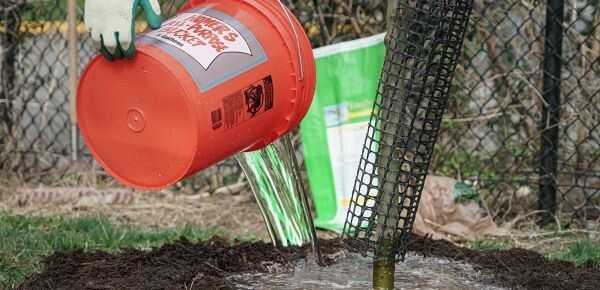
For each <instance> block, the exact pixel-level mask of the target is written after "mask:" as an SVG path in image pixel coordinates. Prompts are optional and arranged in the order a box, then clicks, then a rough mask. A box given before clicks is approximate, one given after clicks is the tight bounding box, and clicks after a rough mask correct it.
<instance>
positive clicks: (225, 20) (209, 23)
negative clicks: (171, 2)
mask: <svg viewBox="0 0 600 290" xmlns="http://www.w3.org/2000/svg"><path fill="white" fill-rule="evenodd" d="M138 40H139V41H140V42H143V43H148V44H152V45H154V46H156V47H159V48H161V49H163V50H164V51H166V52H167V53H169V54H171V55H172V56H174V57H175V58H177V60H179V62H180V63H181V64H182V65H184V66H185V67H186V69H187V70H188V72H189V73H190V74H191V75H192V76H193V77H194V79H195V80H196V83H197V84H198V86H199V87H200V89H201V90H202V91H207V90H209V89H211V88H213V87H216V86H218V85H220V84H222V83H224V82H226V81H228V80H230V79H232V78H234V77H236V76H238V75H240V74H242V73H244V72H246V71H248V70H250V69H252V68H254V67H256V66H258V65H260V64H261V63H263V62H265V61H266V60H267V57H266V54H265V52H264V50H263V48H262V46H261V45H260V43H259V42H258V41H257V40H256V38H255V37H254V35H253V34H252V33H251V32H250V30H248V28H246V26H244V25H243V24H242V23H240V22H239V21H237V20H236V19H234V18H233V17H231V16H229V15H227V14H225V13H223V12H220V11H217V10H213V9H207V8H195V9H190V10H188V11H186V12H185V13H181V14H179V15H177V16H175V17H173V18H171V19H169V20H167V21H165V22H164V23H163V25H162V26H161V27H160V28H159V29H157V30H154V31H149V32H147V33H146V34H144V35H142V36H140V37H139V38H138Z"/></svg>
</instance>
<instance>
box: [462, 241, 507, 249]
mask: <svg viewBox="0 0 600 290" xmlns="http://www.w3.org/2000/svg"><path fill="white" fill-rule="evenodd" d="M509 248H510V245H509V244H507V243H505V242H502V241H486V240H481V239H478V240H476V241H474V242H472V243H470V244H469V249H471V250H475V251H482V250H507V249H509Z"/></svg>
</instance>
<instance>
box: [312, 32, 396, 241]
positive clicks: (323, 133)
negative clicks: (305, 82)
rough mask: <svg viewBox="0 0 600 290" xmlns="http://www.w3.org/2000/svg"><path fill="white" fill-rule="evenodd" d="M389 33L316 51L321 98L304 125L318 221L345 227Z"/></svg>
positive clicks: (321, 224)
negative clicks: (386, 37)
mask: <svg viewBox="0 0 600 290" xmlns="http://www.w3.org/2000/svg"><path fill="white" fill-rule="evenodd" d="M384 36H385V35H384V34H378V35H375V36H371V37H368V38H362V39H358V40H354V41H349V42H343V43H338V44H334V45H330V46H326V47H321V48H318V49H315V50H314V54H315V59H316V65H317V88H316V93H315V100H314V101H313V104H312V106H311V108H310V110H309V112H308V114H307V116H306V118H305V119H304V121H303V122H302V123H301V125H300V128H301V130H300V132H301V135H302V144H303V151H304V159H305V162H306V168H307V171H308V180H309V184H310V189H311V191H312V194H313V201H314V206H315V209H316V211H317V219H316V221H315V226H317V227H319V228H322V229H328V230H333V231H337V232H341V231H342V228H343V226H344V221H345V220H346V212H347V210H348V205H349V203H350V198H351V195H352V188H353V186H354V180H355V178H356V172H357V168H358V162H359V160H360V155H361V150H362V148H363V143H364V139H365V135H366V132H367V128H368V124H369V119H370V117H371V111H372V109H373V101H374V99H375V95H376V92H377V86H378V83H379V75H380V74H381V68H382V66H383V60H384V57H385V46H384V42H383V41H384Z"/></svg>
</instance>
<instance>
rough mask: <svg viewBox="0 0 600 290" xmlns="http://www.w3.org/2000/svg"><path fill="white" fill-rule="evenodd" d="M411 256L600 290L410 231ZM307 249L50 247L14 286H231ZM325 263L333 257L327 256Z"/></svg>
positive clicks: (219, 243) (529, 259)
mask: <svg viewBox="0 0 600 290" xmlns="http://www.w3.org/2000/svg"><path fill="white" fill-rule="evenodd" d="M321 244H322V245H323V249H324V253H325V254H326V255H327V256H328V257H336V256H340V255H336V253H337V252H339V251H342V250H343V249H341V247H340V246H339V240H323V241H321ZM409 250H410V251H412V252H413V253H412V254H418V255H424V256H435V257H442V258H447V259H451V260H456V261H461V262H468V263H472V264H473V265H474V266H475V268H476V269H478V270H481V271H482V272H483V273H485V274H490V275H489V276H488V275H484V276H487V277H492V278H486V279H489V281H483V282H486V283H489V284H492V285H497V286H504V287H510V288H525V289H600V268H597V267H596V266H594V265H592V264H591V263H586V264H584V265H582V266H580V267H576V266H575V265H574V264H572V263H570V262H565V261H551V260H548V259H546V258H545V257H543V256H542V255H540V254H538V253H536V252H533V251H529V250H523V249H512V250H506V251H498V250H490V251H472V250H469V249H465V248H461V247H458V246H455V245H453V244H451V243H448V242H445V241H439V240H431V239H428V238H424V237H413V238H412V240H411V244H410V246H409ZM308 252H309V249H307V248H275V247H273V246H272V245H271V244H269V243H238V244H234V245H229V244H228V243H227V242H226V241H224V240H222V239H219V238H214V239H212V240H210V241H205V242H199V243H198V244H196V245H193V244H190V243H189V242H188V241H187V240H185V239H181V240H179V241H177V242H175V243H173V244H169V245H165V246H162V247H160V248H157V249H154V250H152V251H140V250H136V249H126V250H124V251H122V252H121V253H118V254H107V253H84V252H83V251H81V250H74V251H69V252H63V253H56V254H54V255H52V256H50V257H48V258H47V259H46V260H45V262H44V270H43V272H42V273H39V274H35V275H34V276H32V277H30V278H29V279H28V280H27V281H26V282H25V283H24V284H22V285H21V286H20V287H19V289H40V288H60V289H65V288H66V289H113V288H118V289H125V288H138V289H139V288H144V289H157V288H161V289H164V288H182V289H231V288H232V285H231V284H230V283H229V282H228V280H227V279H226V277H227V276H228V275H231V274H236V273H247V272H273V271H277V269H279V270H281V269H282V268H286V267H290V266H292V265H294V263H295V262H297V261H299V260H300V259H304V258H306V257H307V255H308ZM329 263H335V260H334V258H332V260H330V261H329Z"/></svg>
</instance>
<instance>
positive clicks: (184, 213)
mask: <svg viewBox="0 0 600 290" xmlns="http://www.w3.org/2000/svg"><path fill="white" fill-rule="evenodd" d="M1 192H4V194H2V193H1ZM110 195H116V196H117V197H118V198H117V199H120V200H116V201H114V202H106V196H110ZM124 196H126V197H124ZM24 200H26V202H24ZM0 211H10V212H12V213H13V214H23V215H34V216H63V217H67V218H76V217H90V216H91V217H95V216H99V217H106V218H108V219H110V220H111V221H113V222H114V223H115V224H117V225H122V226H131V227H134V228H140V229H145V230H166V229H174V228H181V227H184V226H187V225H193V226H199V227H204V228H217V229H219V230H222V231H223V234H224V235H225V236H228V237H237V238H242V239H247V238H251V237H255V238H257V239H258V240H262V241H270V238H269V234H268V232H267V229H266V227H265V225H264V222H263V218H262V215H261V213H260V210H259V208H258V205H257V203H256V202H255V201H254V197H253V196H252V194H251V193H250V192H248V191H246V190H241V191H240V192H239V193H238V194H236V195H232V194H230V193H228V192H213V193H211V194H209V193H199V194H193V195H189V194H181V193H175V192H172V191H169V190H163V191H160V192H143V191H135V192H133V191H131V192H129V191H123V190H120V189H114V190H110V189H109V190H96V189H87V188H82V189H80V190H78V191H73V190H72V189H70V188H67V189H65V190H63V191H60V190H58V191H54V190H53V189H47V190H46V189H41V190H40V189H27V190H23V189H22V188H4V189H0ZM319 237H321V238H326V239H327V238H329V239H331V238H335V237H337V235H336V234H333V233H330V232H325V231H319Z"/></svg>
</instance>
